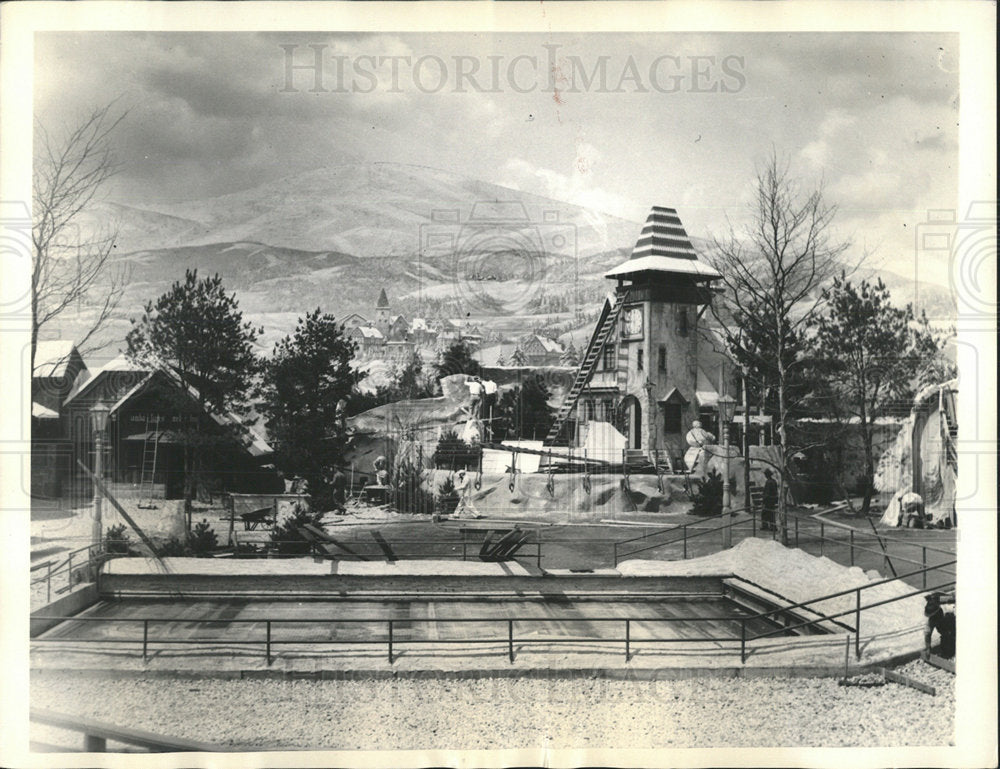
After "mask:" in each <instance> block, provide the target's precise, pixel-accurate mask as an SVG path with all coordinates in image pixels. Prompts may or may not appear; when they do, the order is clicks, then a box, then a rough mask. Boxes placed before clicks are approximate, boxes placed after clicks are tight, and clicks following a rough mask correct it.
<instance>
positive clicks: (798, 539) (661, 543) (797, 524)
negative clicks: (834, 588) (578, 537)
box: [613, 508, 955, 588]
mask: <svg viewBox="0 0 1000 769" xmlns="http://www.w3.org/2000/svg"><path fill="white" fill-rule="evenodd" d="M732 514H733V515H734V516H735V515H737V514H746V515H749V518H743V519H742V520H735V519H734V520H733V521H732V522H731V523H727V524H722V525H721V526H714V527H711V528H708V529H705V528H702V527H701V524H698V525H694V524H683V525H680V526H671V527H669V528H665V529H657V530H655V531H651V532H647V533H645V534H642V535H640V536H638V537H631V538H629V539H623V540H618V541H617V542H614V543H613V552H614V564H615V566H617V565H618V564H619V563H620V562H621V561H622V560H623V559H624V558H627V557H629V556H633V555H636V554H638V553H643V552H648V551H650V550H657V549H659V548H662V547H669V546H670V545H675V544H678V543H680V544H681V545H682V556H683V558H684V559H686V558H687V557H688V540H691V539H696V538H697V537H702V536H705V535H708V534H713V533H716V532H721V531H723V530H724V529H726V528H730V527H732V528H733V529H735V528H737V527H740V526H744V525H746V524H747V523H750V528H751V534H750V536H753V537H756V536H757V521H756V516H757V513H756V512H754V511H749V512H748V511H747V509H746V508H740V509H737V510H733V511H732ZM718 518H719V516H712V517H711V518H710V519H709V520H717V519H718ZM788 522H789V532H788V533H789V541H790V543H791V542H794V545H795V547H802V546H803V540H804V539H805V540H808V541H809V542H816V543H818V544H819V555H820V556H824V555H828V553H827V551H826V547H825V545H826V544H827V543H829V544H830V545H833V546H841V547H845V548H847V550H848V553H849V557H848V565H850V566H854V565H855V552H863V553H872V554H874V555H878V556H881V557H882V560H883V570H884V569H885V568H887V566H889V564H890V562H892V561H899V562H903V563H908V564H911V565H913V566H919V567H921V569H924V570H926V569H927V568H928V558H927V554H928V553H929V552H930V553H940V554H943V555H948V556H952V557H954V556H955V552H954V551H953V550H948V549H945V548H941V547H935V546H933V545H926V544H917V543H913V542H907V541H906V540H900V539H893V538H891V537H886V536H884V535H881V534H880V535H879V537H880V538H881V539H882V541H883V542H885V543H887V545H891V544H897V545H900V546H905V547H909V548H914V549H917V548H919V549H920V554H921V557H920V560H919V561H918V560H915V559H913V558H908V557H906V556H904V555H900V554H898V553H895V554H894V553H892V552H890V551H889V548H887V549H886V550H883V549H882V548H881V547H880V546H878V545H877V542H876V543H874V544H875V546H872V547H868V546H865V545H863V544H860V543H858V542H857V541H856V540H857V539H858V538H859V537H858V536H857V535H858V531H857V529H854V528H851V527H849V526H846V525H844V524H838V523H833V522H830V521H823V520H815V519H813V518H810V517H808V516H800V515H797V514H795V513H788ZM801 522H805V523H806V524H807V525H808V526H810V527H814V528H818V529H819V533H818V534H817V533H815V532H809V533H802V530H803V529H805V528H806V527H804V526H802V525H801ZM828 527H829V528H831V529H833V530H834V531H843V530H846V531H847V532H848V536H847V537H845V538H837V537H830V536H827V528H828ZM691 529H697V530H696V531H695V533H693V534H692V533H690V530H691ZM675 533H680V535H681V536H680V537H677V538H675V539H666V540H659V539H657V538H658V537H661V536H665V535H670V534H675ZM777 535H778V532H774V534H773V536H775V537H776V536H777ZM864 535H865V537H869V536H871V537H873V538H874V533H873V534H871V535H869V534H868V533H867V532H865V533H864ZM651 539H657V541H655V542H652V543H650V544H646V545H644V546H642V547H637V548H633V549H631V550H626V549H624V548H623V546H625V545H630V544H635V543H638V542H648V541H649V540H651ZM876 547H877V549H876ZM917 573H922V575H923V577H922V579H923V583H922V586H923V587H925V588H926V587H927V582H926V577H927V572H926V571H924V572H914V573H913V574H917ZM952 574H953V575H954V572H952ZM911 576H912V575H911Z"/></svg>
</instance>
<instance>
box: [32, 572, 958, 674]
mask: <svg viewBox="0 0 1000 769" xmlns="http://www.w3.org/2000/svg"><path fill="white" fill-rule="evenodd" d="M955 563H956V562H955V561H951V562H949V563H947V564H939V565H937V566H932V567H929V568H927V569H923V570H919V571H915V572H911V573H909V574H906V575H903V576H902V577H895V578H888V579H883V580H879V581H878V582H872V583H869V584H867V585H863V586H861V587H858V588H851V589H848V590H841V591H838V592H835V593H829V594H827V595H823V596H819V597H817V598H811V599H809V600H807V601H801V602H799V603H795V604H791V605H785V606H781V607H778V608H775V609H771V610H769V611H762V612H757V613H756V614H750V615H725V616H717V617H635V616H633V617H625V618H623V617H607V616H595V617H571V618H559V619H555V618H548V617H456V618H447V619H440V618H429V617H428V618H412V617H407V618H406V619H402V620H401V619H390V618H377V619H371V618H322V617H313V618H309V619H291V618H246V619H240V618H231V619H211V618H206V619H197V620H192V619H191V618H178V617H126V618H113V617H62V616H45V617H38V618H37V619H45V620H59V621H62V622H78V623H119V624H140V623H141V625H142V641H141V644H142V657H143V660H146V659H148V655H149V647H150V645H164V644H166V645H204V644H209V645H211V644H223V645H229V646H232V645H240V646H246V645H251V646H253V645H256V646H260V645H263V646H264V649H265V652H264V653H265V657H266V661H267V664H268V665H270V664H271V663H272V661H273V659H274V656H273V655H272V649H273V647H275V646H281V645H297V646H304V645H305V646H330V645H365V644H371V645H377V646H380V645H385V646H386V648H387V654H388V661H389V663H390V664H392V663H393V662H394V660H395V654H394V649H395V648H396V647H398V646H399V645H401V644H407V645H409V644H477V645H481V644H506V646H507V651H508V657H509V661H510V662H511V663H512V664H513V662H514V659H515V657H514V645H515V642H516V643H517V644H518V645H525V644H532V643H546V644H565V643H622V644H624V648H625V655H626V660H628V659H630V658H631V651H632V646H633V645H634V643H635V642H636V640H639V641H641V642H642V643H644V644H649V643H652V644H664V643H718V644H721V643H734V642H735V641H736V640H737V639H736V638H735V637H734V636H733V635H727V636H707V635H699V636H697V637H691V638H683V637H669V638H665V637H662V636H648V635H647V636H644V637H642V638H640V639H635V638H634V636H633V634H632V629H633V625H635V624H636V623H643V624H653V625H656V624H669V623H678V622H683V623H687V622H691V623H699V622H715V623H738V625H739V630H740V634H739V638H738V640H739V643H740V647H739V648H740V662H741V663H745V662H746V659H747V643H748V642H750V641H755V640H758V639H761V638H768V637H771V636H774V635H776V634H778V633H783V634H790V633H792V634H794V631H795V630H799V629H805V628H808V627H812V628H816V629H820V630H821V631H822V623H825V622H836V621H837V619H838V618H839V617H846V616H850V615H851V614H853V615H854V625H853V627H851V626H845V627H846V629H847V631H848V634H849V635H850V634H853V635H854V642H855V654H856V656H857V657H858V658H859V659H860V657H861V638H862V627H861V618H862V612H863V611H865V610H867V609H872V608H876V607H878V606H883V605H886V604H889V603H894V602H896V601H900V600H904V599H906V598H910V597H913V596H916V595H921V594H923V593H926V592H928V590H927V589H915V590H912V591H910V592H907V593H905V594H904V595H900V596H894V597H892V598H888V599H882V600H879V601H875V602H873V603H869V604H865V605H862V600H861V595H862V593H863V592H865V591H867V590H871V589H873V588H876V587H880V586H882V585H885V584H889V583H891V582H897V581H901V580H902V579H904V578H905V577H909V576H913V575H914V574H918V573H920V571H923V572H931V571H937V570H940V569H943V568H945V567H948V566H952V565H954V564H955ZM954 584H955V583H954V581H950V582H945V583H942V584H939V585H936V586H935V587H934V588H931V589H933V590H940V589H942V588H947V587H952V586H954ZM850 594H854V595H855V596H856V599H855V605H854V606H853V607H851V608H848V609H844V610H841V611H837V612H832V613H831V612H827V611H821V610H819V609H818V606H817V605H818V604H821V603H822V602H824V601H829V600H832V599H835V598H839V597H843V596H846V595H850ZM805 608H808V610H809V611H810V612H811V613H813V614H815V615H816V618H814V619H805V620H802V621H801V622H799V623H797V624H794V625H788V624H787V621H786V622H781V621H780V620H781V618H782V617H785V618H787V616H788V614H789V612H794V611H795V610H796V609H805ZM401 622H403V623H406V624H407V625H413V624H425V625H430V626H432V627H434V628H435V630H437V629H439V627H440V626H441V625H455V624H459V625H468V624H480V625H482V624H487V625H490V624H492V625H497V624H500V625H503V624H506V628H505V629H506V631H507V633H506V635H505V636H502V637H492V636H490V637H482V636H477V637H475V638H405V639H400V638H399V637H398V634H397V633H396V630H398V623H401ZM567 622H568V623H584V624H587V625H612V626H614V625H617V626H619V627H621V628H622V629H623V631H624V635H623V636H610V637H609V636H606V635H596V636H595V635H583V636H569V637H567V636H558V635H557V636H547V637H544V638H543V637H538V636H525V635H521V636H517V637H515V633H514V625H515V623H517V624H520V625H524V624H532V625H535V626H537V625H539V624H545V623H559V624H565V623H567ZM373 623H375V624H381V623H385V628H386V631H385V633H384V634H383V635H380V636H379V637H377V638H371V637H363V638H325V639H322V640H316V639H308V638H293V639H289V638H280V639H275V638H274V637H273V632H272V631H273V630H274V629H275V628H278V627H283V626H288V625H295V624H299V625H301V624H309V625H313V626H315V625H329V626H335V625H338V624H339V625H344V624H346V625H371V624H373ZM749 623H758V624H759V623H765V624H767V625H773V626H775V627H774V629H773V630H771V631H768V632H766V633H765V632H761V633H756V634H754V635H751V636H748V635H747V625H748V624H749ZM176 624H182V625H185V626H188V627H190V626H191V625H192V624H194V625H219V624H222V625H226V626H231V625H235V626H241V625H258V626H259V625H261V624H263V625H264V631H265V634H264V638H263V639H260V638H255V639H247V638H236V639H226V638H221V637H215V638H162V637H161V638H150V634H149V631H150V626H151V625H167V626H170V625H176ZM837 624H841V625H844V623H840V622H838V623H837ZM823 632H825V631H823ZM67 642H69V643H83V644H113V643H116V644H131V643H138V640H137V639H135V638H107V637H101V638H72V639H67V638H58V637H49V638H36V639H33V640H32V643H35V644H65V643H67Z"/></svg>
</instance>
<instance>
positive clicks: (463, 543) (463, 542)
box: [462, 534, 466, 561]
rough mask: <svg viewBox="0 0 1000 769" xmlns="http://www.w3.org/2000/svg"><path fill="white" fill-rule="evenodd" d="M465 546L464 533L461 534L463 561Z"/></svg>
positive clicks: (463, 558)
mask: <svg viewBox="0 0 1000 769" xmlns="http://www.w3.org/2000/svg"><path fill="white" fill-rule="evenodd" d="M465 547H466V544H465V535H464V534H463V535H462V560H463V561H464V560H465Z"/></svg>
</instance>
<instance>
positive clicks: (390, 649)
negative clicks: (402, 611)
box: [389, 620, 392, 665]
mask: <svg viewBox="0 0 1000 769" xmlns="http://www.w3.org/2000/svg"><path fill="white" fill-rule="evenodd" d="M389 664H390V665H391V664H392V620H389Z"/></svg>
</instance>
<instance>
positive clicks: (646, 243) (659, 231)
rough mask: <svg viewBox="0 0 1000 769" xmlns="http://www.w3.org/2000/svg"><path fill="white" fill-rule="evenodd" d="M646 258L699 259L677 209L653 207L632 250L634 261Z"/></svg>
mask: <svg viewBox="0 0 1000 769" xmlns="http://www.w3.org/2000/svg"><path fill="white" fill-rule="evenodd" d="M644 256H670V257H673V258H675V259H677V258H679V259H697V258H698V254H697V253H695V250H694V246H692V245H691V240H690V239H689V238H688V234H687V232H685V231H684V225H683V224H681V218H680V217H679V216H678V215H677V209H674V208H664V207H663V206H653V209H652V210H651V211H650V212H649V216H648V217H646V224H645V225H644V226H643V228H642V232H641V233H639V240H637V241H636V243H635V248H633V249H632V256H631V258H632V259H641V258H642V257H644Z"/></svg>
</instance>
